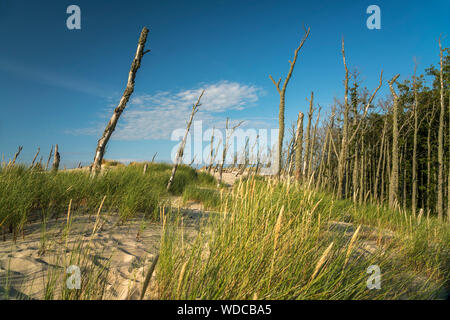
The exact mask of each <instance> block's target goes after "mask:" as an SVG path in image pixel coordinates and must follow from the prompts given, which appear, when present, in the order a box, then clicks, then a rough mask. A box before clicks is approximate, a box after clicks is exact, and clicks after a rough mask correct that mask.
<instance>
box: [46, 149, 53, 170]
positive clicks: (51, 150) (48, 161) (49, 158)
mask: <svg viewBox="0 0 450 320" xmlns="http://www.w3.org/2000/svg"><path fill="white" fill-rule="evenodd" d="M52 154H53V145H52V147H51V149H50V153H49V154H48V159H47V164H46V165H45V170H47V169H48V165H49V163H50V160H51V159H52Z"/></svg>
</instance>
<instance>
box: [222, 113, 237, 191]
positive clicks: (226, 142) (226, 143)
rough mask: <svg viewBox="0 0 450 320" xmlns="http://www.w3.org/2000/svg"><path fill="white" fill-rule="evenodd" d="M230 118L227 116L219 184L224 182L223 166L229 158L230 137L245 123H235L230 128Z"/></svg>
mask: <svg viewBox="0 0 450 320" xmlns="http://www.w3.org/2000/svg"><path fill="white" fill-rule="evenodd" d="M229 120H230V119H229V118H227V121H226V124H225V140H224V143H223V150H222V162H221V163H220V164H217V165H218V169H219V180H218V181H217V185H218V186H219V185H220V183H221V182H222V174H223V166H224V164H225V160H226V158H227V152H228V147H229V143H230V141H229V140H230V138H231V136H232V135H233V133H234V131H235V130H236V129H237V128H238V127H239V126H240V125H241V124H242V123H243V121H241V122H239V123H238V124H237V125H235V126H234V127H232V128H231V129H229V128H228V123H229Z"/></svg>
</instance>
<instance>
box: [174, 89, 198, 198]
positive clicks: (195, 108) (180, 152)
mask: <svg viewBox="0 0 450 320" xmlns="http://www.w3.org/2000/svg"><path fill="white" fill-rule="evenodd" d="M204 93H205V90H203V91H202V93H201V94H200V96H199V97H198V100H197V102H196V103H195V104H194V105H193V106H192V112H191V116H190V117H189V121H188V122H187V126H186V132H185V133H184V137H183V140H182V141H181V143H180V147H179V148H178V152H177V156H176V159H175V164H174V166H173V168H172V174H171V175H170V179H169V182H168V183H167V191H169V190H170V187H171V186H172V184H173V179H174V178H175V173H176V172H177V168H178V166H179V165H180V163H181V161H182V160H183V154H184V147H185V146H186V140H187V136H188V133H189V130H190V129H191V125H192V120H193V119H194V115H195V114H196V113H197V112H198V108H199V107H200V100H201V99H202V96H203V94H204Z"/></svg>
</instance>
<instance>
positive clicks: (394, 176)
mask: <svg viewBox="0 0 450 320" xmlns="http://www.w3.org/2000/svg"><path fill="white" fill-rule="evenodd" d="M399 76H400V75H399V74H397V75H396V76H395V77H394V78H392V79H391V80H390V81H389V88H390V90H391V93H392V96H393V97H394V106H393V128H392V171H391V172H392V173H391V178H390V182H389V207H390V208H393V207H394V203H395V201H396V200H397V201H398V96H397V94H396V93H395V89H394V87H393V83H394V82H395V80H397V78H398V77H399Z"/></svg>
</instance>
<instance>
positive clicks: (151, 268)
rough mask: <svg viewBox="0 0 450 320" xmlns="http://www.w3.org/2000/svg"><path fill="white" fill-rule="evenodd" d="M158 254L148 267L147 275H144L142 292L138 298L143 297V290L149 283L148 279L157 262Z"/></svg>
mask: <svg viewBox="0 0 450 320" xmlns="http://www.w3.org/2000/svg"><path fill="white" fill-rule="evenodd" d="M158 259H159V254H157V255H156V257H155V259H154V260H153V262H152V264H151V266H150V269H148V272H147V275H146V276H145V280H144V285H143V286H142V292H141V297H140V300H142V299H144V295H145V292H146V291H147V287H148V285H149V283H150V279H151V278H152V275H153V271H155V267H156V263H157V262H158Z"/></svg>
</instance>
